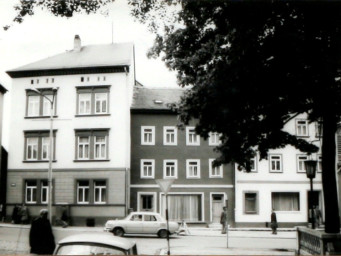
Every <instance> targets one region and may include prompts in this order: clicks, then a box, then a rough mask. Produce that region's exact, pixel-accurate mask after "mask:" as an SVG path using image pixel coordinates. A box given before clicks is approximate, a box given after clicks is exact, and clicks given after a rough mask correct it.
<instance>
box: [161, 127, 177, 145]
mask: <svg viewBox="0 0 341 256" xmlns="http://www.w3.org/2000/svg"><path fill="white" fill-rule="evenodd" d="M169 130H172V132H169ZM168 135H170V136H171V135H173V138H174V141H170V142H169V141H167V137H168ZM177 144H178V129H177V128H176V127H175V126H164V127H163V145H167V146H176V145H177Z"/></svg>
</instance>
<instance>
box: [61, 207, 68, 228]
mask: <svg viewBox="0 0 341 256" xmlns="http://www.w3.org/2000/svg"><path fill="white" fill-rule="evenodd" d="M60 220H61V221H62V225H63V228H66V227H67V226H69V224H68V220H69V217H68V214H67V209H66V207H65V206H63V207H62V216H61V217H60Z"/></svg>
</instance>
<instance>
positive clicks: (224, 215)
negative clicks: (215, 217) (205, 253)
mask: <svg viewBox="0 0 341 256" xmlns="http://www.w3.org/2000/svg"><path fill="white" fill-rule="evenodd" d="M226 222H227V212H226V206H224V207H223V211H222V213H221V215H220V224H221V225H223V227H222V229H221V233H222V234H226Z"/></svg>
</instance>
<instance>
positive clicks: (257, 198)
mask: <svg viewBox="0 0 341 256" xmlns="http://www.w3.org/2000/svg"><path fill="white" fill-rule="evenodd" d="M246 194H254V195H256V199H255V208H256V209H255V211H246ZM243 213H244V214H246V215H258V214H259V191H243Z"/></svg>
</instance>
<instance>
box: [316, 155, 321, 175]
mask: <svg viewBox="0 0 341 256" xmlns="http://www.w3.org/2000/svg"><path fill="white" fill-rule="evenodd" d="M317 172H322V156H321V155H318V156H317Z"/></svg>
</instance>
